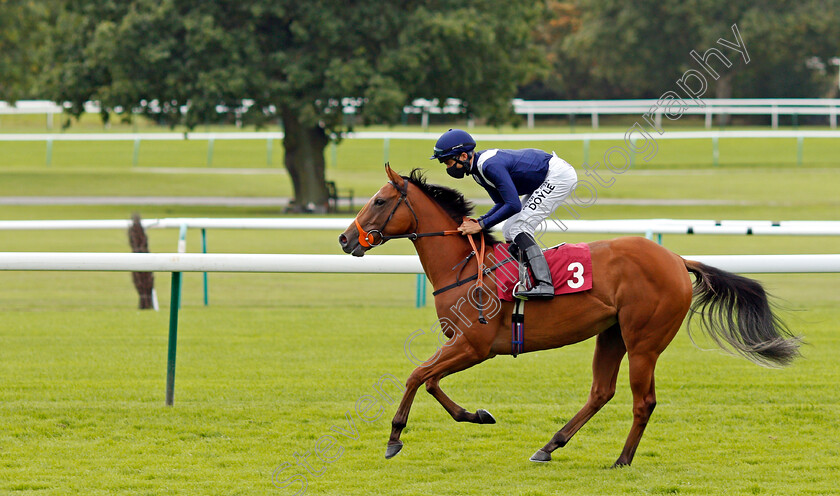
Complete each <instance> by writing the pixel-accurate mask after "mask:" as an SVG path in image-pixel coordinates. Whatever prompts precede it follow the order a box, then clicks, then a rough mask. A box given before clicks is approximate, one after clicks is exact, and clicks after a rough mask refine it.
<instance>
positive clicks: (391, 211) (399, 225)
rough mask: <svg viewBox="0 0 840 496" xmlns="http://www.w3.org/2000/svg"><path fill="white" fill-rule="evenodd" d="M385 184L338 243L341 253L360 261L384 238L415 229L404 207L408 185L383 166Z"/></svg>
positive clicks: (414, 219)
mask: <svg viewBox="0 0 840 496" xmlns="http://www.w3.org/2000/svg"><path fill="white" fill-rule="evenodd" d="M385 172H386V173H387V174H388V182H387V183H385V185H384V186H382V188H380V189H379V191H378V192H377V193H376V194H375V195H373V197H372V198H371V199H370V200H368V202H367V204H366V205H365V206H364V207H363V208H362V210H361V211H359V214H358V215H357V216H356V218H355V219H354V221H353V223H352V224H350V227H348V228H347V230H345V231H344V232H343V233H342V234H341V235H340V236H339V237H338V242H339V244H340V245H341V248H342V249H343V250H344V252H345V253H350V254H351V255H353V256H354V257H362V256H364V254H365V252H366V251H368V250H370V249H371V248H373V247H374V246H379V245H381V244H382V243H384V242H385V241H386V240H387V237H388V236H395V235H399V234H405V233H409V232H412V229H416V227H417V215H416V214H415V213H414V210H413V208H412V207H411V205H410V204H409V203H408V187H409V182H408V181H407V180H406V179H405V178H404V177H402V176H400V175H399V174H397V173H396V172H394V171H393V170H392V169H391V167H390V166H389V165H388V164H385Z"/></svg>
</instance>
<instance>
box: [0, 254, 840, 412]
mask: <svg viewBox="0 0 840 496" xmlns="http://www.w3.org/2000/svg"><path fill="white" fill-rule="evenodd" d="M684 258H686V259H691V260H697V261H700V262H703V263H705V264H707V265H712V266H715V267H718V268H721V269H724V270H728V271H731V272H746V273H762V272H763V273H798V272H834V273H836V272H840V255H834V254H818V255H708V256H686V257H684ZM5 270H14V271H33V270H35V271H130V272H163V271H165V272H172V289H171V301H170V305H169V312H170V317H169V345H168V353H167V367H166V371H167V372H166V392H165V403H166V405H168V406H172V405H173V404H174V398H175V361H176V350H177V341H178V313H179V307H180V303H181V273H182V272H297V273H300V272H302V273H314V272H317V273H366V274H384V273H387V274H411V273H421V272H422V271H423V268H422V265H421V264H420V260H419V258H418V257H417V256H412V255H378V256H377V255H373V256H367V257H362V258H355V257H351V256H348V255H250V254H249V255H241V254H225V255H215V254H211V255H208V254H197V253H196V254H185V253H32V252H24V253H8V252H7V253H0V271H5Z"/></svg>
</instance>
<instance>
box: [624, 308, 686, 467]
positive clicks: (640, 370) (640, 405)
mask: <svg viewBox="0 0 840 496" xmlns="http://www.w3.org/2000/svg"><path fill="white" fill-rule="evenodd" d="M690 301H691V298H690V293H686V298H685V301H684V302H682V303H679V302H677V304H680V305H681V306H679V307H677V306H674V305H672V306H670V307H668V306H660V307H658V312H656V313H654V314H653V315H652V316H651V317H648V318H640V317H638V314H636V315H628V316H626V317H625V319H624V320H621V317H619V320H621V322H622V331H623V335H624V342H625V343H626V345H627V359H628V362H629V365H630V390H631V391H632V392H633V426H632V427H630V434H628V435H627V441H626V442H625V443H624V449H623V450H621V455H619V457H618V460H616V462H615V465H614V466H622V465H630V463H631V462H632V461H633V455H635V454H636V448H638V447H639V441H641V440H642V434H644V432H645V427H647V424H648V420H650V416H651V414H652V413H653V409H654V408H655V407H656V391H655V387H654V379H653V371H654V369H655V368H656V361H657V360H658V359H659V355H660V354H662V352H663V351H665V348H666V347H667V346H668V344H670V343H671V340H672V339H674V336H675V335H676V334H677V331H679V329H680V324H681V323H682V319H683V317H684V316H685V313H686V312H687V311H688V305H689V303H690ZM634 317H636V318H635V319H634ZM634 320H636V321H642V322H644V324H642V325H636V324H635V322H634Z"/></svg>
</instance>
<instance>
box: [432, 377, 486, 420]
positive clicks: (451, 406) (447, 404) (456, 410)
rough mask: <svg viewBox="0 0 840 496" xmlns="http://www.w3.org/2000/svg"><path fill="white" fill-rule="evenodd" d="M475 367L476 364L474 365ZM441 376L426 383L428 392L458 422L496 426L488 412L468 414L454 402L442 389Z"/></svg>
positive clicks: (480, 411) (481, 411)
mask: <svg viewBox="0 0 840 496" xmlns="http://www.w3.org/2000/svg"><path fill="white" fill-rule="evenodd" d="M473 365H475V364H473ZM440 379H441V377H440V376H435V377H432V378H431V379H429V380H428V381H426V391H428V392H429V394H431V395H432V396H434V398H435V399H436V400H438V403H440V405H441V406H442V407H443V408H444V409H445V410H446V411H447V412H449V415H452V418H453V419H455V421H456V422H472V423H473V424H495V423H496V419H495V418H493V415H491V414H490V412H488V411H487V410H482V409H479V410H476V411H475V413H471V412H468V411H467V410H466V409H465V408H463V407H461V406H459V405H458V404H457V403H455V402H454V401H452V400H451V399H450V398H449V396H447V395H446V393H444V392H443V390H442V389H441V388H440V384H439V383H440Z"/></svg>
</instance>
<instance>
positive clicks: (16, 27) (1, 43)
mask: <svg viewBox="0 0 840 496" xmlns="http://www.w3.org/2000/svg"><path fill="white" fill-rule="evenodd" d="M54 3H55V0H50V1H44V2H35V1H31V0H30V1H18V0H0V100H7V101H14V100H18V99H26V98H35V97H38V96H39V94H38V91H37V88H36V79H37V76H38V75H39V74H40V73H41V70H42V67H41V64H42V63H43V60H42V59H41V56H42V55H43V54H42V45H43V42H44V37H45V35H46V26H47V19H48V14H49V9H50V6H51V5H52V4H54Z"/></svg>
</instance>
